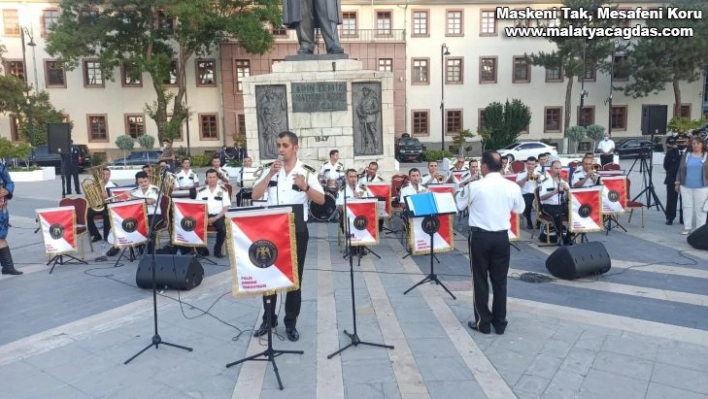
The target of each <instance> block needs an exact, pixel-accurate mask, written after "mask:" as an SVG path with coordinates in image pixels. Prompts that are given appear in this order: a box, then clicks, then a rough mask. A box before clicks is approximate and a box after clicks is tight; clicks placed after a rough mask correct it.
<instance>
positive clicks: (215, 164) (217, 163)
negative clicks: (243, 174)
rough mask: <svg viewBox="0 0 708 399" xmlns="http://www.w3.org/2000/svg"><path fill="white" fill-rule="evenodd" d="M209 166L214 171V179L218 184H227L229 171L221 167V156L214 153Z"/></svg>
mask: <svg viewBox="0 0 708 399" xmlns="http://www.w3.org/2000/svg"><path fill="white" fill-rule="evenodd" d="M211 168H212V169H214V171H216V179H217V181H218V182H219V184H222V183H223V184H228V183H229V172H227V171H226V169H222V168H221V158H219V156H218V155H215V156H214V157H213V158H212V159H211Z"/></svg>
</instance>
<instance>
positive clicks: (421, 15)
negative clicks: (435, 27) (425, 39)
mask: <svg viewBox="0 0 708 399" xmlns="http://www.w3.org/2000/svg"><path fill="white" fill-rule="evenodd" d="M428 15H429V13H428V11H426V10H413V35H412V36H413V37H415V36H429V33H428Z"/></svg>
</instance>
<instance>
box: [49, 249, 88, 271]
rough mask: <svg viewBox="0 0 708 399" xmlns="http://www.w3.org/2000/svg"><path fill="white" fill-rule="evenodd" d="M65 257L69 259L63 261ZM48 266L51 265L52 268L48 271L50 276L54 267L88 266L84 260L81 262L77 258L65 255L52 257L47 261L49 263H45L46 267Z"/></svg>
mask: <svg viewBox="0 0 708 399" xmlns="http://www.w3.org/2000/svg"><path fill="white" fill-rule="evenodd" d="M65 256H66V257H67V258H70V259H69V260H64V257H65ZM50 264H51V265H52V268H51V269H49V274H52V272H53V271H54V267H55V266H56V265H88V263H87V262H86V261H85V260H81V259H79V258H76V257H74V256H71V255H67V254H63V255H56V256H54V257H53V258H52V259H50V260H49V262H47V266H49V265H50Z"/></svg>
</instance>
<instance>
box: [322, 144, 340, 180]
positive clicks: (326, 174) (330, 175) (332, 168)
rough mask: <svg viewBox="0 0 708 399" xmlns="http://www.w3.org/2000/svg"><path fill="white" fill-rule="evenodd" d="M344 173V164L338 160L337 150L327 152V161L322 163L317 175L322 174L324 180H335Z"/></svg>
mask: <svg viewBox="0 0 708 399" xmlns="http://www.w3.org/2000/svg"><path fill="white" fill-rule="evenodd" d="M342 173H344V165H343V164H342V163H341V162H339V150H332V151H330V152H329V161H327V162H325V163H324V164H322V167H321V168H320V173H319V175H320V176H322V178H323V179H324V181H325V182H329V181H330V180H337V179H338V178H339V176H340V175H341V174H342Z"/></svg>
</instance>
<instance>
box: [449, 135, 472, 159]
mask: <svg viewBox="0 0 708 399" xmlns="http://www.w3.org/2000/svg"><path fill="white" fill-rule="evenodd" d="M472 137H474V133H472V131H470V130H469V129H464V130H460V131H458V132H457V134H455V137H454V138H453V139H452V147H453V148H455V149H456V152H457V153H458V155H463V154H464V153H465V152H467V149H466V148H465V143H466V142H467V139H468V138H472Z"/></svg>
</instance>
